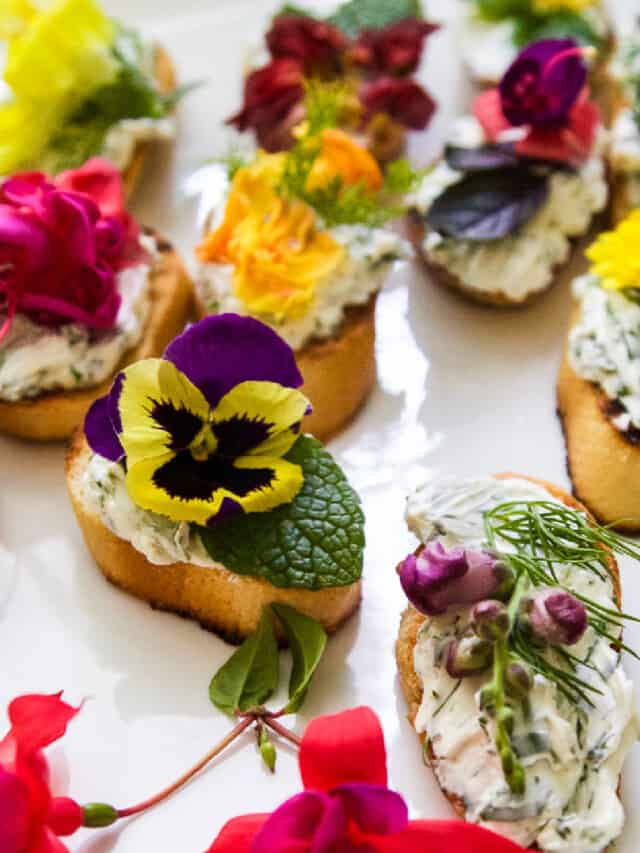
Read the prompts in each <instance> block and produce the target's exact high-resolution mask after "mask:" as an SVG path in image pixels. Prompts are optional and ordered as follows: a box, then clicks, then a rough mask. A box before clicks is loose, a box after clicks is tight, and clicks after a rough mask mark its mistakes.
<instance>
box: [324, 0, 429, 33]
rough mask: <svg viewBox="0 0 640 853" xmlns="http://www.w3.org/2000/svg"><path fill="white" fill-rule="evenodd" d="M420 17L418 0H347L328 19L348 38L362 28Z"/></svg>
mask: <svg viewBox="0 0 640 853" xmlns="http://www.w3.org/2000/svg"><path fill="white" fill-rule="evenodd" d="M421 17H422V8H421V3H420V0H347V2H346V3H343V4H342V6H340V7H339V8H338V9H337V11H336V12H335V13H334V14H333V15H331V17H330V18H329V19H328V20H329V23H330V24H333V25H334V26H335V27H338V29H340V30H342V32H343V33H345V35H347V36H348V37H349V38H356V37H357V36H358V34H359V33H360V32H361V31H362V30H366V29H374V30H377V29H381V28H382V27H386V26H387V24H392V23H393V22H394V21H401V20H402V19H403V18H421Z"/></svg>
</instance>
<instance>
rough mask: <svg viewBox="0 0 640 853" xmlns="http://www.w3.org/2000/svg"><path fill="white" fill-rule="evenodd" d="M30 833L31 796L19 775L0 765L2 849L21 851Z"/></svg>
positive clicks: (4, 852) (5, 850)
mask: <svg viewBox="0 0 640 853" xmlns="http://www.w3.org/2000/svg"><path fill="white" fill-rule="evenodd" d="M28 834H29V797H28V792H27V789H26V788H25V786H24V784H23V783H22V781H21V780H20V778H19V777H18V776H16V775H15V774H13V773H7V771H6V770H4V769H3V768H2V766H1V765H0V850H2V853H21V851H23V850H24V849H25V846H26V842H27V836H28Z"/></svg>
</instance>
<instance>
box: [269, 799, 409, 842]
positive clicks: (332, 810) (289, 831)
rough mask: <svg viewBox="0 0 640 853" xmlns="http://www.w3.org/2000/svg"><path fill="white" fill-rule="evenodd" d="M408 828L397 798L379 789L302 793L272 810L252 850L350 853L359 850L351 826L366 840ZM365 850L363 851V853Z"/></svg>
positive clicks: (400, 801) (405, 814) (403, 811)
mask: <svg viewBox="0 0 640 853" xmlns="http://www.w3.org/2000/svg"><path fill="white" fill-rule="evenodd" d="M407 822H408V812H407V806H406V805H405V802H404V800H403V799H402V797H401V796H400V795H399V794H396V793H395V792H394V791H390V790H389V789H388V788H385V787H383V786H382V785H368V784H364V783H355V784H347V785H340V786H339V787H337V788H334V789H333V790H331V791H329V792H328V793H323V792H320V791H304V792H303V793H301V794H297V795H296V796H294V797H292V798H291V799H290V800H287V802H285V803H283V805H281V806H280V808H278V809H276V811H275V812H274V813H273V814H272V815H271V817H269V819H268V820H267V822H266V823H265V824H264V826H263V827H262V829H261V830H260V832H259V833H258V835H257V836H256V838H255V840H254V842H253V847H252V849H253V850H256V851H260V853H281V851H283V850H294V849H296V850H298V849H299V850H309V851H313V853H332V851H337V850H345V851H346V850H355V849H360V847H358V848H356V847H355V846H353V842H352V838H353V830H352V826H353V825H354V824H355V826H356V827H357V830H358V831H359V832H361V833H363V834H364V835H366V836H387V835H393V834H395V833H397V832H400V831H401V830H403V829H404V828H405V827H406V825H407ZM370 840H372V839H370ZM368 849H370V848H369V847H368V846H365V847H364V849H363V853H364V851H365V850H368Z"/></svg>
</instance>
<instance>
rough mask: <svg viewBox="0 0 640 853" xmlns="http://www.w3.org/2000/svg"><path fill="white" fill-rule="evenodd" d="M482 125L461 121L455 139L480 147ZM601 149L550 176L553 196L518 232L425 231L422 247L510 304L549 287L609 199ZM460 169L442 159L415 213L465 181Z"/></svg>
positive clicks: (418, 196) (469, 283)
mask: <svg viewBox="0 0 640 853" xmlns="http://www.w3.org/2000/svg"><path fill="white" fill-rule="evenodd" d="M481 133H482V131H481V128H480V125H479V123H478V122H477V121H476V120H475V119H473V118H472V117H469V116H466V117H465V118H464V119H463V120H462V123H458V125H457V126H456V130H455V135H454V141H455V142H456V144H463V145H467V146H469V147H472V146H475V145H478V144H479V142H478V139H479V135H480V141H482V139H481ZM599 148H600V146H598V150H597V151H596V152H595V153H594V154H593V155H592V157H590V159H589V160H587V161H586V163H584V164H583V165H582V166H581V167H580V169H578V170H577V171H575V172H570V171H563V170H560V169H558V170H557V171H555V172H553V173H552V175H551V176H550V178H549V197H548V199H547V201H546V202H545V204H544V205H543V206H542V208H541V209H540V210H539V211H538V212H537V213H536V214H535V216H533V218H532V219H531V220H530V221H529V222H527V223H526V224H525V225H524V226H523V227H522V228H521V229H520V230H518V231H517V232H516V233H514V234H511V235H509V236H508V237H504V238H502V239H500V240H494V241H482V242H480V241H472V240H456V239H453V238H449V237H446V236H444V235H442V234H440V233H438V232H437V231H432V230H429V229H427V233H426V236H425V240H424V243H423V250H424V253H425V255H426V257H427V259H428V260H429V261H430V262H432V263H435V264H438V265H440V266H443V267H445V268H446V269H447V271H448V272H449V273H451V274H452V275H453V276H455V277H456V278H458V279H459V280H460V281H461V282H462V284H463V285H464V286H465V287H467V288H469V289H471V290H476V291H481V292H484V293H493V294H495V293H502V294H504V295H505V296H506V297H507V298H508V299H509V301H511V302H522V301H523V300H524V299H526V298H527V296H529V295H531V294H533V293H538V292H540V291H543V290H545V289H546V288H547V287H548V286H549V285H550V284H551V283H552V281H553V275H554V269H555V267H556V266H558V265H560V264H563V263H564V262H565V261H567V260H568V259H569V256H570V253H571V240H572V239H573V238H576V237H580V236H582V235H583V234H585V233H586V232H587V230H588V229H589V226H590V224H591V220H592V218H593V216H594V214H595V213H597V212H598V211H600V210H602V209H603V208H604V207H605V205H606V203H607V198H608V187H607V182H606V178H605V168H604V163H603V160H602V157H601V155H600V153H599ZM462 177H463V175H462V173H460V172H456V171H455V170H453V169H451V168H450V167H449V166H448V165H447V164H446V163H445V162H444V161H442V162H440V163H439V164H438V165H437V166H436V167H435V168H434V169H433V171H431V172H430V173H429V174H428V175H426V176H425V177H424V179H423V180H422V182H421V184H420V186H419V187H418V189H417V190H416V191H415V193H414V194H413V196H412V198H411V200H410V201H411V203H412V204H413V206H414V208H415V210H416V211H418V212H419V213H420V214H423V215H424V214H426V213H427V212H428V210H429V209H430V207H431V205H432V204H433V203H434V201H435V200H436V198H438V197H439V196H440V195H441V194H442V192H444V190H445V189H446V188H447V187H448V186H451V185H452V184H455V183H456V182H457V181H459V180H461V179H462Z"/></svg>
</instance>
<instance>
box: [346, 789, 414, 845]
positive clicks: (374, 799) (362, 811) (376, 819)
mask: <svg viewBox="0 0 640 853" xmlns="http://www.w3.org/2000/svg"><path fill="white" fill-rule="evenodd" d="M329 793H330V796H332V797H337V798H338V799H339V800H340V802H341V803H342V806H343V808H344V811H345V814H346V815H347V818H348V819H349V820H352V821H354V822H355V823H356V824H357V825H358V827H359V828H360V830H361V831H362V832H364V833H366V834H370V835H392V834H393V833H394V832H400V831H401V830H403V829H404V828H405V826H406V825H407V823H408V820H409V811H408V809H407V806H406V803H405V801H404V800H403V799H402V797H401V796H400V794H397V793H396V792H395V791H390V790H389V789H388V788H385V787H383V786H382V785H367V784H364V783H354V784H352V785H340V787H338V788H334V789H333V790H332V791H330V792H329Z"/></svg>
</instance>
